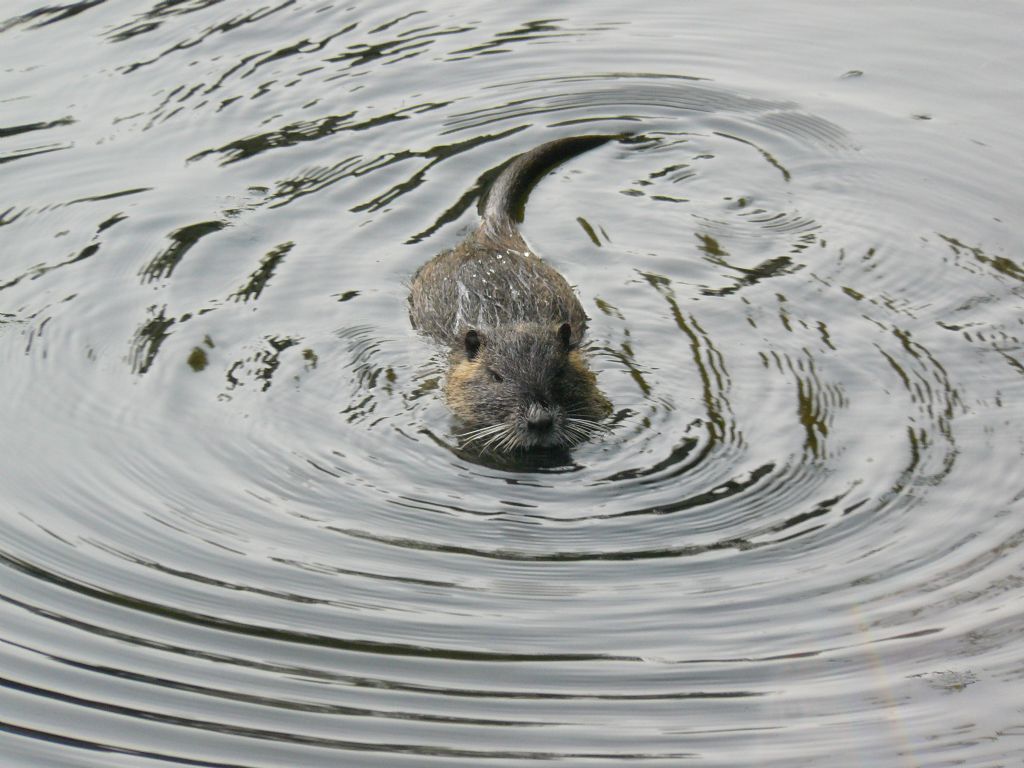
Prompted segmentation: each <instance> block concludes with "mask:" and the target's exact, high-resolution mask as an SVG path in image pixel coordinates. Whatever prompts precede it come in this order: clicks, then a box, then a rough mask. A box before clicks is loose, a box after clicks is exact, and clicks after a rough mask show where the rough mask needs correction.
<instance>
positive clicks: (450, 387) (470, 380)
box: [445, 360, 481, 419]
mask: <svg viewBox="0 0 1024 768" xmlns="http://www.w3.org/2000/svg"><path fill="white" fill-rule="evenodd" d="M480 365H481V364H480V363H479V362H470V361H468V360H459V361H457V362H455V363H453V364H452V367H451V369H450V370H449V371H448V383H447V385H446V386H445V395H446V396H447V398H448V405H449V407H450V408H451V409H452V411H453V412H454V413H455V415H456V416H458V417H460V418H462V419H467V418H471V417H472V406H471V405H470V402H469V399H468V398H467V396H466V395H467V393H468V392H469V391H470V390H471V389H472V388H473V387H474V386H476V385H475V383H474V379H475V378H476V377H477V375H478V373H479V372H480Z"/></svg>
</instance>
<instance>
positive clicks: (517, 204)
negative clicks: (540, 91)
mask: <svg viewBox="0 0 1024 768" xmlns="http://www.w3.org/2000/svg"><path fill="white" fill-rule="evenodd" d="M622 138H625V135H624V134H615V135H611V134H609V135H589V136H567V137H565V138H562V139H555V140H554V141H549V142H547V143H546V144H541V145H540V146H539V147H535V148H534V149H531V150H530V151H529V152H524V153H523V154H521V155H518V156H516V157H514V158H513V159H512V160H511V161H510V162H509V163H508V165H506V166H505V168H504V169H503V170H502V171H501V173H500V174H499V175H498V178H497V179H495V181H494V183H493V184H492V185H491V188H490V189H489V190H488V192H487V197H486V198H484V200H483V202H482V204H481V206H480V216H481V218H482V222H481V224H480V232H481V233H482V234H484V235H488V236H490V237H492V238H509V237H515V236H518V234H519V232H518V226H517V225H518V222H520V221H522V220H523V208H524V206H525V205H526V198H527V197H528V196H529V194H530V190H531V189H532V188H533V185H534V184H536V183H537V182H538V181H539V180H540V178H541V177H542V176H543V175H544V174H545V173H547V172H548V171H550V170H551V169H552V168H554V167H555V166H557V165H559V164H561V163H563V162H565V161H566V160H568V159H569V158H571V157H575V156H576V155H579V154H582V153H583V152H586V151H587V150H588V149H593V148H594V147H597V146H600V145H601V144H604V143H605V142H608V141H611V140H612V139H622Z"/></svg>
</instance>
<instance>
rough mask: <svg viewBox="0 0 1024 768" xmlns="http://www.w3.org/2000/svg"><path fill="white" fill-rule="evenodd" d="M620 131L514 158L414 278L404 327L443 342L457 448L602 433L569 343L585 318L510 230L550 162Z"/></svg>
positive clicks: (526, 445)
mask: <svg viewBox="0 0 1024 768" xmlns="http://www.w3.org/2000/svg"><path fill="white" fill-rule="evenodd" d="M617 138H622V137H621V136H571V137H566V138H562V139H555V140H554V141H550V142H548V143H546V144H541V145H540V146H538V147H536V148H535V149H532V150H530V151H529V152H526V153H524V154H521V155H518V156H517V157H515V158H513V159H512V160H511V161H510V162H509V163H508V165H507V166H505V168H504V170H502V171H501V173H500V174H499V175H498V177H497V179H495V181H494V183H493V184H492V185H491V187H490V190H489V191H488V193H487V196H486V197H485V199H484V201H483V204H482V205H481V207H480V217H481V221H480V224H479V225H478V226H477V228H476V229H475V230H474V231H473V232H472V233H471V234H470V235H469V236H468V237H467V238H466V239H465V240H463V241H462V242H461V243H459V244H458V245H457V246H456V247H455V248H452V249H451V250H447V251H443V252H442V253H440V254H438V255H437V256H435V257H434V258H433V259H431V260H430V261H428V262H427V263H426V264H424V265H423V266H422V267H420V269H419V270H418V271H417V272H416V274H415V275H414V276H413V279H412V284H411V289H410V295H409V305H410V311H409V315H410V318H411V320H412V324H413V327H415V328H416V329H418V330H419V331H421V332H423V333H425V334H427V335H428V336H431V337H432V338H434V339H435V340H437V341H439V342H441V343H443V344H445V345H446V346H447V347H449V349H450V358H449V365H450V367H449V370H448V379H447V384H446V387H445V394H446V397H447V400H448V404H449V407H450V408H451V410H452V412H453V413H454V414H455V416H456V418H457V419H458V421H459V422H461V424H462V427H463V428H464V431H463V432H462V434H461V438H462V443H463V445H464V446H466V447H474V448H477V449H480V450H485V451H492V452H495V453H513V452H518V451H524V450H530V449H535V448H540V449H558V448H561V449H566V448H571V447H572V446H575V445H578V444H579V443H582V442H583V441H585V440H587V439H589V438H590V437H592V436H593V435H595V434H597V433H600V432H603V431H605V430H606V429H607V427H606V426H605V425H603V424H602V421H601V420H602V419H604V418H605V417H606V416H607V415H608V414H609V413H610V412H611V404H610V403H609V402H608V400H607V399H606V398H605V396H604V395H603V394H602V393H601V392H600V391H599V390H598V388H597V380H596V377H595V376H594V373H593V372H592V371H591V370H590V368H589V367H588V366H587V363H586V360H585V358H584V356H583V352H582V350H581V348H580V345H581V343H582V341H583V336H584V333H585V332H586V328H587V315H586V313H585V312H584V311H583V307H582V306H581V305H580V302H579V300H578V299H577V298H576V294H575V293H574V292H573V290H572V288H571V287H570V286H569V283H567V282H566V280H565V278H564V277H562V275H560V274H559V273H558V272H557V271H556V270H555V269H554V268H553V267H551V266H549V265H548V264H546V263H545V262H544V261H542V260H541V259H540V258H539V257H538V256H537V255H536V254H534V253H533V252H532V251H531V250H530V248H529V247H528V246H527V245H526V242H525V241H524V240H523V237H522V235H520V233H519V229H518V227H517V224H516V222H517V219H521V216H520V215H518V214H519V212H521V210H522V207H523V204H524V203H525V199H526V196H527V194H528V193H529V191H530V189H531V188H532V187H533V185H534V184H535V183H536V182H537V181H538V180H539V179H540V178H541V176H543V175H544V174H545V173H547V172H548V171H549V170H551V169H552V168H553V167H555V166H556V165H558V164H560V163H562V162H564V161H565V160H567V159H569V158H571V157H574V156H576V155H578V154H580V153H581V152H585V151H586V150H588V149H592V148H594V147H596V146H598V145H600V144H604V143H605V142H607V141H610V140H612V139H617Z"/></svg>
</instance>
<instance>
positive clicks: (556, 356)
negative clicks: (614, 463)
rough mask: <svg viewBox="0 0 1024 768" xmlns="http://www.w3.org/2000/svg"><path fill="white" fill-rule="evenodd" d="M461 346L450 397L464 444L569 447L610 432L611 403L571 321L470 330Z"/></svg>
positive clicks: (501, 448) (507, 448) (509, 448)
mask: <svg viewBox="0 0 1024 768" xmlns="http://www.w3.org/2000/svg"><path fill="white" fill-rule="evenodd" d="M461 342H462V344H461V348H460V349H456V350H455V351H454V354H453V358H454V364H453V366H452V369H451V372H450V375H449V378H448V386H447V394H448V401H449V404H450V405H451V408H452V411H453V412H454V413H455V415H456V417H457V418H458V419H459V420H460V421H461V422H462V425H463V426H464V427H465V430H466V431H465V432H464V433H463V434H462V438H463V443H464V444H465V445H467V447H476V448H479V449H481V450H485V451H494V452H498V453H509V452H515V451H520V450H530V449H534V448H566V447H570V446H573V445H577V444H578V443H581V442H583V441H584V440H586V439H588V438H589V437H591V436H592V435H593V434H595V433H596V432H599V431H603V430H605V429H606V427H604V425H602V424H601V423H600V421H599V420H600V419H601V418H602V417H603V416H605V415H607V412H608V410H609V409H610V406H609V405H608V403H607V401H606V400H605V399H604V396H603V395H601V393H600V392H599V391H598V389H597V384H596V379H595V377H594V374H593V373H592V372H591V371H590V369H589V368H588V367H587V365H586V362H585V360H584V358H583V355H582V353H581V352H580V350H579V343H578V341H574V333H573V328H572V326H571V325H570V324H569V323H562V324H560V325H545V324H540V323H523V324H519V325H516V326H514V327H510V328H498V329H492V330H488V331H486V332H485V331H481V330H477V329H469V330H467V331H466V332H465V333H464V334H463V335H462V338H461Z"/></svg>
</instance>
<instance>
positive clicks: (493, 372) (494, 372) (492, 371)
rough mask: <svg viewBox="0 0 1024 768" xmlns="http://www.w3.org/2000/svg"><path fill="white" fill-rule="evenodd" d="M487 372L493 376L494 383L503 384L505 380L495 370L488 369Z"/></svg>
mask: <svg viewBox="0 0 1024 768" xmlns="http://www.w3.org/2000/svg"><path fill="white" fill-rule="evenodd" d="M487 372H488V373H489V374H491V379H492V380H493V381H497V382H502V381H504V380H505V378H504V377H503V376H502V375H501V374H500V373H498V372H497V371H496V370H494V369H493V368H488V369H487Z"/></svg>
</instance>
